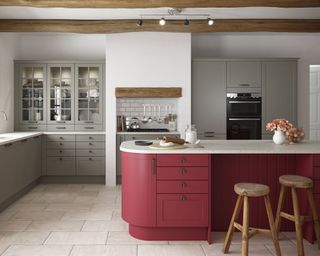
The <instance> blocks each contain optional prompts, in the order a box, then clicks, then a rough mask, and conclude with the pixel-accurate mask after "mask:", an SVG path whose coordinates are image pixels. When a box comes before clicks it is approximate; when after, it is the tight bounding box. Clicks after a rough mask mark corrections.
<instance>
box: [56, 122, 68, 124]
mask: <svg viewBox="0 0 320 256" xmlns="http://www.w3.org/2000/svg"><path fill="white" fill-rule="evenodd" d="M56 123H58V124H65V123H66V121H56Z"/></svg>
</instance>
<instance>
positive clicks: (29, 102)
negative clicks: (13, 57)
mask: <svg viewBox="0 0 320 256" xmlns="http://www.w3.org/2000/svg"><path fill="white" fill-rule="evenodd" d="M19 81H20V88H21V103H20V104H21V108H20V109H21V118H20V121H21V122H22V123H35V124H36V123H39V124H40V123H44V122H45V105H46V104H45V97H46V96H45V95H46V93H45V88H46V87H45V82H44V81H45V65H41V64H30V65H29V64H21V65H20V79H19Z"/></svg>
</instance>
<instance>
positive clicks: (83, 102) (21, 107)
mask: <svg viewBox="0 0 320 256" xmlns="http://www.w3.org/2000/svg"><path fill="white" fill-rule="evenodd" d="M15 84H16V86H15V95H16V96H15V101H16V104H15V106H16V108H15V112H16V116H17V117H16V118H15V128H16V129H17V130H22V131H25V130H28V131H56V132H65V131H74V130H76V131H88V132H90V131H101V130H103V128H104V115H103V113H104V100H103V99H104V97H103V92H104V72H103V64H102V63H99V62H92V63H91V62H90V63H82V62H78V63H74V62H62V63H61V62H47V63H40V62H37V61H17V62H16V63H15Z"/></svg>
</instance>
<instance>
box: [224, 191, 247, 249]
mask: <svg viewBox="0 0 320 256" xmlns="http://www.w3.org/2000/svg"><path fill="white" fill-rule="evenodd" d="M242 202H243V197H242V196H238V199H237V202H236V206H235V208H234V211H233V214H232V218H231V220H230V224H229V228H228V232H227V235H226V239H225V241H224V245H223V249H222V252H223V253H228V252H229V248H230V244H231V240H232V236H233V232H234V229H235V227H234V222H235V221H236V220H237V219H238V217H239V214H240V210H241V206H242Z"/></svg>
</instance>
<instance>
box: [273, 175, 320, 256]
mask: <svg viewBox="0 0 320 256" xmlns="http://www.w3.org/2000/svg"><path fill="white" fill-rule="evenodd" d="M279 182H280V184H281V191H280V196H279V202H278V208H277V213H276V222H275V223H276V224H275V225H276V229H277V233H278V232H279V230H280V225H281V217H282V218H285V219H287V220H290V221H292V222H294V223H295V227H296V237H297V249H298V255H299V256H303V255H304V248H303V238H302V228H301V225H302V224H303V222H305V221H313V222H314V230H315V233H316V237H317V241H318V247H319V249H320V226H319V219H318V214H317V209H316V205H315V202H314V197H313V181H312V180H311V179H309V178H307V177H303V176H298V175H283V176H281V177H280V178H279ZM289 187H290V188H291V195H292V203H293V212H294V215H291V214H288V213H285V212H282V211H281V210H282V207H283V203H284V199H285V193H286V189H287V188H289ZM297 188H302V189H306V190H307V195H308V201H309V205H310V209H311V213H312V217H310V216H300V210H299V202H298V196H297V191H296V189H297Z"/></svg>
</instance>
